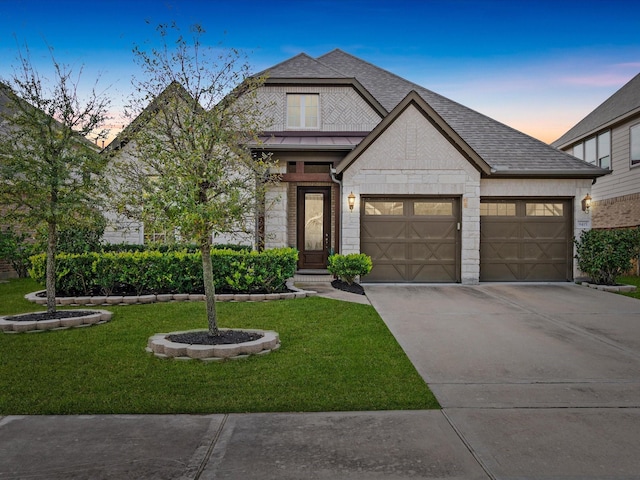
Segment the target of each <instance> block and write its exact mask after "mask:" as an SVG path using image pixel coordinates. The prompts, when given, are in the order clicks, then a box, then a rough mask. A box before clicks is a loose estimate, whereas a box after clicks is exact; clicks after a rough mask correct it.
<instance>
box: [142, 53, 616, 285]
mask: <svg viewBox="0 0 640 480" xmlns="http://www.w3.org/2000/svg"><path fill="white" fill-rule="evenodd" d="M267 73H268V78H267V81H266V83H265V85H264V86H263V87H262V88H261V92H260V95H261V96H262V100H263V101H264V102H263V104H269V105H271V107H270V108H269V110H268V111H265V112H263V113H264V115H266V116H268V118H269V119H270V121H271V122H270V123H271V125H272V126H271V128H270V129H269V131H266V132H265V135H264V143H263V145H262V147H261V148H262V149H265V150H267V151H269V152H272V153H273V157H274V158H276V159H278V161H279V163H278V169H277V170H278V171H277V172H275V173H279V174H280V176H281V182H280V183H279V184H278V185H277V186H275V187H274V188H273V189H272V190H271V191H270V193H269V195H268V196H267V199H266V203H267V206H268V208H267V211H266V214H265V218H264V223H263V225H264V227H263V230H264V231H263V232H261V234H263V235H264V243H265V244H266V246H267V247H276V246H292V247H295V248H297V249H298V250H299V252H300V260H299V265H298V267H299V268H300V269H301V270H305V269H322V268H325V267H326V265H327V258H328V255H329V254H330V253H331V252H339V253H345V254H347V253H354V252H363V253H366V254H368V255H370V256H371V257H372V260H373V264H374V267H373V270H372V272H371V273H370V274H369V275H367V276H366V277H365V279H364V281H369V282H461V283H477V282H479V281H568V280H572V279H573V277H574V275H576V274H577V271H576V267H575V262H574V258H573V257H574V247H573V237H574V236H575V235H578V234H579V232H580V231H581V230H582V229H585V228H589V227H590V219H591V217H590V215H589V214H588V213H587V212H585V211H583V209H582V203H583V202H582V200H583V199H584V198H585V197H586V196H587V195H588V194H590V193H591V184H592V182H593V180H594V179H595V178H598V177H600V176H602V175H604V174H606V173H607V171H606V170H604V169H602V168H600V167H598V166H595V165H592V164H589V163H587V162H584V161H582V160H579V159H577V158H575V157H574V156H572V155H569V154H566V153H564V152H561V151H559V150H557V149H555V148H552V147H550V146H549V145H546V144H545V143H543V142H540V141H538V140H536V139H534V138H532V137H529V136H527V135H525V134H523V133H521V132H519V131H516V130H514V129H512V128H510V127H508V126H506V125H504V124H501V123H499V122H497V121H495V120H492V119H491V118H488V117H486V116H484V115H482V114H480V113H478V112H475V111H473V110H471V109H469V108H466V107H464V106H462V105H460V104H458V103H456V102H454V101H452V100H449V99H447V98H445V97H443V96H441V95H438V94H436V93H434V92H432V91H430V90H427V89H425V88H423V87H421V86H419V85H416V84H414V83H412V82H409V81H408V80H405V79H403V78H401V77H398V76H397V75H394V74H393V73H390V72H388V71H386V70H384V69H382V68H379V67H377V66H375V65H372V64H370V63H368V62H366V61H364V60H362V59H359V58H357V57H354V56H352V55H350V54H348V53H345V52H343V51H341V50H333V51H331V52H329V53H327V54H325V55H322V56H320V57H318V58H312V57H310V56H308V55H306V54H300V55H297V56H295V57H293V58H291V59H289V60H287V61H285V62H282V63H280V64H278V65H275V66H274V67H272V68H269V69H268V70H267ZM142 237H143V235H140V238H142Z"/></svg>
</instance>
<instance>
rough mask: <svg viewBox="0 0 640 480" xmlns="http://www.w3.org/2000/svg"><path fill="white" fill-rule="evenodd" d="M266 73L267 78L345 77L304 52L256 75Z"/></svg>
mask: <svg viewBox="0 0 640 480" xmlns="http://www.w3.org/2000/svg"><path fill="white" fill-rule="evenodd" d="M263 74H266V75H267V81H268V80H269V79H277V78H345V77H346V76H345V75H344V74H343V73H341V72H340V71H338V70H336V69H335V68H333V67H331V66H329V65H326V64H325V63H323V62H321V61H319V60H318V59H316V58H313V57H311V56H309V55H307V54H306V53H299V54H298V55H295V56H294V57H291V58H289V59H287V60H285V61H283V62H280V63H278V64H277V65H274V66H273V67H271V68H268V69H266V70H264V71H262V72H260V73H258V74H257V75H256V76H259V75H263Z"/></svg>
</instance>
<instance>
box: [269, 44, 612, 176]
mask: <svg viewBox="0 0 640 480" xmlns="http://www.w3.org/2000/svg"><path fill="white" fill-rule="evenodd" d="M299 57H300V56H297V57H294V58H292V59H291V60H289V61H287V62H283V63H281V64H279V65H277V66H276V67H274V68H273V69H269V75H270V78H286V77H288V78H310V77H314V75H309V74H308V73H302V72H300V71H298V68H300V67H301V66H302V64H301V63H299V60H296V59H299ZM304 59H305V61H306V62H309V60H313V59H312V58H311V57H308V56H304ZM293 61H295V63H293V66H292V65H288V63H289V62H293ZM315 61H316V62H317V63H313V62H309V65H312V68H313V70H314V71H317V72H321V74H322V75H323V78H345V77H346V78H354V79H356V80H357V81H358V82H359V83H360V84H361V85H362V86H363V87H364V88H365V89H366V90H367V91H368V92H369V93H370V94H371V95H372V96H373V97H374V98H375V99H376V100H377V101H378V102H380V104H381V105H382V106H383V107H384V108H385V109H386V110H387V112H390V111H391V110H393V108H394V107H395V106H396V105H398V104H399V103H400V102H401V101H402V100H403V99H404V98H405V97H406V96H407V95H408V94H409V93H410V92H411V91H412V90H415V91H416V92H417V93H418V94H419V95H420V96H421V97H422V98H423V99H424V100H425V102H427V103H428V104H429V105H430V106H431V107H432V108H433V109H434V110H435V111H436V113H437V114H438V115H440V117H441V118H442V119H443V120H444V121H445V122H446V123H447V124H448V125H449V126H450V127H452V128H453V129H454V130H455V131H456V132H457V133H458V135H460V137H461V138H462V139H463V141H464V142H465V143H466V144H467V145H468V146H469V147H470V148H471V149H473V150H474V151H475V152H476V153H477V154H478V155H479V156H480V157H481V158H482V159H483V160H484V161H485V162H486V163H487V164H489V165H490V166H491V168H492V171H493V174H496V175H499V174H505V175H541V176H547V175H549V176H553V175H558V176H569V177H571V176H588V177H589V176H592V177H598V176H601V175H604V174H605V173H607V171H606V170H602V169H601V168H599V167H596V166H594V165H590V164H588V163H586V162H583V161H582V160H579V159H577V158H575V157H573V156H572V155H568V154H566V153H564V152H561V151H558V150H557V149H555V148H552V147H550V146H549V145H547V144H546V143H544V142H541V141H539V140H537V139H535V138H533V137H530V136H528V135H526V134H524V133H522V132H519V131H517V130H515V129H513V128H511V127H508V126H507V125H504V124H502V123H500V122H497V121H496V120H493V119H491V118H489V117H487V116H485V115H482V114H480V113H478V112H476V111H474V110H471V109H470V108H467V107H465V106H463V105H460V104H459V103H456V102H454V101H452V100H450V99H448V98H446V97H443V96H442V95H439V94H437V93H435V92H432V91H431V90H428V89H426V88H424V87H421V86H420V85H417V84H414V83H412V82H410V81H408V80H406V79H404V78H402V77H399V76H397V75H395V74H393V73H391V72H388V71H387V70H384V69H382V68H380V67H377V66H375V65H373V64H371V63H368V62H366V61H364V60H362V59H360V58H357V57H354V56H353V55H350V54H348V53H346V52H343V51H342V50H339V49H336V50H333V51H331V52H329V53H327V54H325V55H322V56H320V57H318V58H317V59H315ZM322 66H325V67H326V69H323V68H322ZM328 69H330V70H328ZM331 71H334V72H335V76H334V77H330V76H329V75H330V72H331ZM316 78H318V77H316Z"/></svg>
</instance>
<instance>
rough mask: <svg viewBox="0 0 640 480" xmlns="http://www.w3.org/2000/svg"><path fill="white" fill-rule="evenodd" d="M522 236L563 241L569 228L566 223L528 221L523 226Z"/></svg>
mask: <svg viewBox="0 0 640 480" xmlns="http://www.w3.org/2000/svg"><path fill="white" fill-rule="evenodd" d="M522 228H523V230H522V237H523V238H532V239H539V240H544V239H559V240H561V241H564V240H566V238H567V229H566V228H565V225H558V224H557V223H556V224H553V223H540V222H534V223H528V224H524V225H523V226H522Z"/></svg>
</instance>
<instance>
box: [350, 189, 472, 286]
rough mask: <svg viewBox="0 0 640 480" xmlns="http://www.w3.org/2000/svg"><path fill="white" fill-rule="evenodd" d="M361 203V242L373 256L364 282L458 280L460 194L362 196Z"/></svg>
mask: <svg viewBox="0 0 640 480" xmlns="http://www.w3.org/2000/svg"><path fill="white" fill-rule="evenodd" d="M363 203H364V205H365V207H364V208H363V209H362V212H363V213H362V216H361V228H360V247H361V251H362V252H363V253H366V254H368V255H370V256H371V259H372V261H373V269H372V271H371V273H370V274H369V275H367V276H366V277H364V279H363V280H364V281H367V282H457V281H459V276H460V274H459V271H460V268H459V265H460V240H459V234H458V231H457V224H458V222H459V218H458V215H459V200H458V199H456V198H438V199H424V198H402V197H398V198H385V199H381V198H371V199H369V198H364V199H363ZM387 204H389V205H391V204H392V205H394V208H393V209H389V208H386V205H387ZM367 206H368V208H367ZM374 207H375V208H374Z"/></svg>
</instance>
